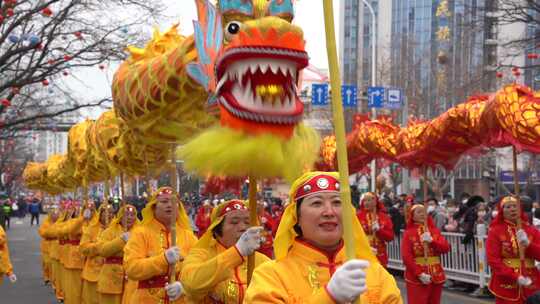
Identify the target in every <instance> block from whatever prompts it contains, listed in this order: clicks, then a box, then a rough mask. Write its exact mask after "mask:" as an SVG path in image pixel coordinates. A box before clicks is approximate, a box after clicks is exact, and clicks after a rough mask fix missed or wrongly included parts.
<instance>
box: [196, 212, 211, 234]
mask: <svg viewBox="0 0 540 304" xmlns="http://www.w3.org/2000/svg"><path fill="white" fill-rule="evenodd" d="M211 214H212V207H210V206H202V207H201V208H199V211H197V217H196V218H195V225H196V226H197V228H198V229H199V232H197V236H198V237H199V238H200V237H201V236H202V235H203V234H204V233H205V232H206V229H208V227H210V223H211V221H210V215H211Z"/></svg>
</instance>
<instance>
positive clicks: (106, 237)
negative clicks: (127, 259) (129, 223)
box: [97, 222, 126, 294]
mask: <svg viewBox="0 0 540 304" xmlns="http://www.w3.org/2000/svg"><path fill="white" fill-rule="evenodd" d="M123 233H124V228H123V227H122V225H121V224H120V223H114V222H111V224H110V226H109V227H108V228H107V229H105V230H103V232H102V233H101V234H100V235H99V236H98V243H97V253H98V254H99V255H100V256H101V257H103V258H104V263H103V266H102V267H101V271H100V272H99V276H98V285H97V290H98V292H100V293H105V294H122V293H123V290H124V268H123V266H122V257H123V255H124V246H125V245H126V243H125V242H124V240H122V239H121V238H120V236H121V235H122V234H123Z"/></svg>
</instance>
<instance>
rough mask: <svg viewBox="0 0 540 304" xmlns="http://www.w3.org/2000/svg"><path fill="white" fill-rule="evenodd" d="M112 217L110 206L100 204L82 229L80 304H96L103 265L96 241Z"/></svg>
mask: <svg viewBox="0 0 540 304" xmlns="http://www.w3.org/2000/svg"><path fill="white" fill-rule="evenodd" d="M112 216H114V213H113V210H112V206H111V205H109V204H107V203H102V204H101V206H99V209H98V212H96V213H94V215H93V216H92V219H91V221H90V224H89V225H88V226H87V227H85V228H84V229H83V235H82V237H81V245H80V247H79V250H80V252H81V254H82V255H83V256H85V257H86V260H85V263H84V268H83V271H82V274H81V278H82V280H83V286H82V295H81V303H82V304H98V303H99V302H98V292H97V281H98V276H99V272H100V271H101V266H102V265H103V257H101V256H99V255H98V252H97V247H98V246H97V245H98V243H97V239H98V236H99V235H100V233H101V232H102V231H103V230H105V228H107V224H108V223H109V222H110V221H111V218H112Z"/></svg>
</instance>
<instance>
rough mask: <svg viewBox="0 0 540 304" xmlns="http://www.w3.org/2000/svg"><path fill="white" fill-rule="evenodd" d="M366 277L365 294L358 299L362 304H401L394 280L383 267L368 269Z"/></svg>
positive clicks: (378, 265) (376, 265) (377, 265)
mask: <svg viewBox="0 0 540 304" xmlns="http://www.w3.org/2000/svg"><path fill="white" fill-rule="evenodd" d="M366 275H367V281H366V284H367V292H366V293H364V294H363V295H362V296H361V298H360V300H361V302H362V303H366V304H372V303H384V304H403V300H402V298H401V292H400V291H399V288H398V286H397V284H396V280H395V279H394V277H393V276H392V275H390V274H389V273H388V271H386V269H384V267H382V266H381V265H380V264H375V265H373V266H371V267H370V268H369V270H368V272H367V273H366ZM370 277H371V278H373V279H370Z"/></svg>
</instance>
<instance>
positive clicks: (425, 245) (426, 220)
mask: <svg viewBox="0 0 540 304" xmlns="http://www.w3.org/2000/svg"><path fill="white" fill-rule="evenodd" d="M422 171H423V172H422V174H423V175H424V184H423V185H422V186H423V187H422V188H423V190H424V212H425V214H426V216H425V217H424V232H429V229H428V216H429V214H428V212H427V210H428V208H427V207H428V206H427V196H428V188H427V168H426V166H424V168H423V170H422ZM424 262H425V263H426V265H427V264H428V243H427V242H424ZM428 270H429V267H428Z"/></svg>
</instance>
